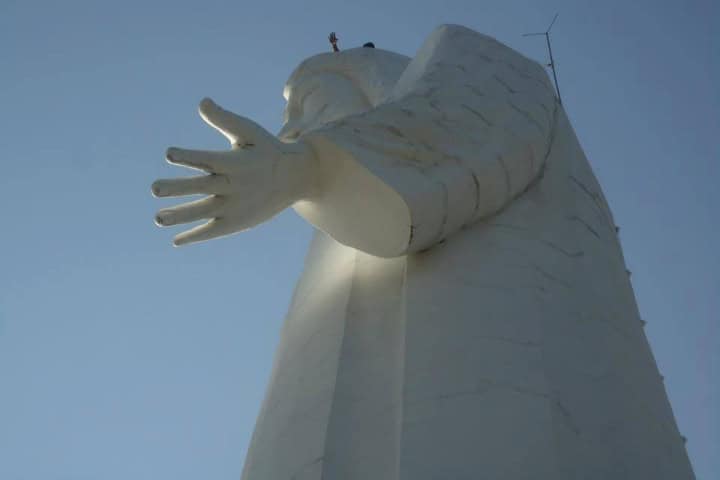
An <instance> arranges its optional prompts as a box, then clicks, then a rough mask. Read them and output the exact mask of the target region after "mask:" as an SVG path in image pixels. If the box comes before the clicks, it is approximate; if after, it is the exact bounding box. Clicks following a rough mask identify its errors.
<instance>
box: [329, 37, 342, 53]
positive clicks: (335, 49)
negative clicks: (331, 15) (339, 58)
mask: <svg viewBox="0 0 720 480" xmlns="http://www.w3.org/2000/svg"><path fill="white" fill-rule="evenodd" d="M328 40H330V45H332V49H333V52H339V51H340V49H339V48H338V46H337V42H338V37H337V35H335V32H330V35H329V36H328Z"/></svg>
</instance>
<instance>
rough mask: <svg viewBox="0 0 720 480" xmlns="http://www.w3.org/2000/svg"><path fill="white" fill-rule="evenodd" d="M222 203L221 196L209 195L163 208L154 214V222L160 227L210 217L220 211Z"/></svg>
mask: <svg viewBox="0 0 720 480" xmlns="http://www.w3.org/2000/svg"><path fill="white" fill-rule="evenodd" d="M223 203H224V199H222V198H221V197H217V196H211V197H206V198H203V199H201V200H196V201H194V202H188V203H183V204H182V205H178V206H176V207H171V208H164V209H162V210H160V211H159V212H158V213H157V215H155V223H157V224H158V225H160V226H161V227H167V226H170V225H177V224H179V223H189V222H194V221H196V220H202V219H205V218H212V217H214V216H216V215H217V213H218V212H219V211H220V207H221V206H222V205H223Z"/></svg>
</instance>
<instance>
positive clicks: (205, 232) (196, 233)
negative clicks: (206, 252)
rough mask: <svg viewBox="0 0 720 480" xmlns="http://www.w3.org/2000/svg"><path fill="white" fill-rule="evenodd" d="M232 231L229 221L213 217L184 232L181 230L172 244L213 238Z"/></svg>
mask: <svg viewBox="0 0 720 480" xmlns="http://www.w3.org/2000/svg"><path fill="white" fill-rule="evenodd" d="M231 233H234V230H233V229H232V228H231V227H230V225H229V223H228V222H227V221H225V220H223V219H221V218H213V219H212V220H210V221H209V222H207V223H204V224H202V225H198V226H197V227H195V228H193V229H190V230H188V231H186V232H182V233H180V234H178V235H176V236H175V239H174V240H173V244H174V245H175V246H176V247H179V246H181V245H187V244H189V243H196V242H202V241H204V240H211V239H213V238H217V237H222V236H225V235H229V234H231Z"/></svg>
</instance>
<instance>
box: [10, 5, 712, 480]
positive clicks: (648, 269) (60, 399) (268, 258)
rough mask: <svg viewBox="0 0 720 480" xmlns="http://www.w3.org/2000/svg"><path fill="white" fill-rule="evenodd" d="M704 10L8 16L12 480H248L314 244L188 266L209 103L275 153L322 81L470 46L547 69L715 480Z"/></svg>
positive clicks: (292, 9)
mask: <svg viewBox="0 0 720 480" xmlns="http://www.w3.org/2000/svg"><path fill="white" fill-rule="evenodd" d="M718 5H719V4H718V3H717V2H716V1H713V0H706V1H683V2H680V1H676V2H668V1H649V0H643V1H633V2H627V1H623V0H608V1H603V2H597V1H594V2H590V1H587V2H580V1H533V0H524V1H520V0H518V1H510V0H502V1H478V0H472V1H454V0H449V1H444V2H439V1H432V2H431V1H425V0H403V1H392V2H389V1H382V2H380V1H375V0H358V1H347V0H337V1H335V2H331V1H323V2H310V1H292V2H291V1H274V2H273V1H268V2H261V1H256V2H242V1H232V2H230V1H228V2H216V1H209V0H205V1H202V2H200V1H197V2H182V1H173V2H169V1H167V2H151V1H143V2H140V1H134V0H133V1H131V0H125V1H85V2H81V1H66V2H57V1H44V2H35V1H20V0H15V1H13V0H2V2H1V3H0V105H1V106H2V110H3V115H1V116H0V162H1V165H2V176H0V218H1V219H2V222H3V223H2V225H3V228H2V233H1V234H0V478H1V479H3V480H41V479H43V480H45V479H60V480H94V479H103V480H104V479H108V480H115V479H117V480H120V479H122V480H127V479H133V480H144V479H148V480H150V479H152V480H156V479H173V480H185V479H187V480H190V479H193V480H196V479H201V478H202V479H213V480H222V479H235V480H237V479H238V478H239V474H240V470H241V467H242V464H243V460H244V455H245V450H246V448H247V444H248V440H249V438H250V434H251V431H252V428H253V424H254V420H255V416H256V414H257V410H258V407H259V404H260V400H261V398H262V395H263V391H264V388H265V385H266V382H267V380H268V374H269V369H270V362H271V358H272V354H273V351H274V348H275V344H276V341H277V336H278V330H279V327H280V324H281V321H282V319H283V316H284V314H285V311H286V309H287V306H288V302H289V299H290V296H291V293H292V288H293V285H294V283H295V281H296V279H297V277H298V275H299V273H300V269H301V267H302V262H303V256H304V252H305V249H306V247H307V244H308V241H309V238H310V234H311V230H310V227H309V226H308V225H306V224H305V223H304V222H303V221H301V220H300V219H299V217H297V216H296V215H295V214H294V213H293V212H286V213H285V214H283V215H281V216H280V217H278V218H276V219H275V220H273V221H272V222H270V223H268V224H266V225H263V226H262V227H260V228H257V229H255V230H253V231H251V232H248V233H246V234H243V235H238V236H233V237H230V238H226V239H222V240H217V241H213V242H209V243H206V244H202V245H197V246H190V247H185V248H182V249H176V248H173V247H171V237H172V233H173V232H171V231H168V230H159V229H158V228H157V227H155V225H154V224H153V214H154V212H155V211H156V210H157V209H158V208H159V207H161V206H164V205H168V204H169V203H172V202H162V201H160V200H157V199H154V198H152V197H151V195H150V188H149V186H150V183H151V182H152V181H153V180H154V179H156V178H158V177H168V176H175V175H178V174H181V171H180V170H179V169H177V168H173V167H171V166H169V165H166V164H165V162H164V159H163V155H164V151H165V149H166V147H168V146H170V145H178V146H186V147H195V148H211V149H213V148H225V146H226V143H225V140H224V138H222V137H221V136H220V135H218V134H217V133H216V132H214V131H213V130H211V129H209V128H207V127H206V126H205V125H204V124H203V123H202V121H201V120H200V119H199V118H198V116H197V114H196V106H197V103H198V102H199V100H200V99H201V98H202V97H204V96H211V97H213V98H214V99H215V100H216V101H217V102H218V103H220V104H221V105H224V106H225V107H227V108H230V109H232V110H234V111H236V112H238V113H241V114H243V115H247V116H249V117H251V118H253V119H255V120H256V121H258V122H259V123H260V124H262V125H264V126H265V127H267V128H268V129H270V130H272V131H277V130H278V129H279V127H280V123H281V111H282V106H283V99H282V97H281V93H282V87H283V83H284V81H285V79H286V78H287V76H288V74H289V73H290V71H291V70H292V68H293V67H294V66H295V65H296V64H297V63H298V62H299V61H300V60H302V59H303V58H305V57H307V56H309V55H311V54H314V53H317V52H320V51H324V50H326V49H327V47H328V45H327V44H326V36H327V34H328V32H330V31H331V30H335V31H337V32H338V36H339V37H340V42H341V46H342V47H350V46H359V45H361V44H362V43H364V42H366V41H370V40H371V41H374V42H375V43H376V45H377V46H378V47H381V48H387V49H391V50H395V51H398V52H401V53H404V54H408V55H412V54H413V53H414V52H415V51H416V50H417V48H418V47H419V46H420V44H421V42H422V40H423V38H424V37H425V36H426V35H427V34H428V33H429V32H430V31H431V30H432V29H433V28H434V27H435V26H436V25H438V24H440V23H447V22H451V23H460V24H464V25H466V26H469V27H471V28H474V29H476V30H479V31H481V32H484V33H487V34H490V35H493V36H495V37H497V38H498V39H499V40H501V41H503V42H505V43H507V44H509V45H510V46H512V47H514V48H516V49H518V50H520V51H522V52H524V53H525V54H526V55H528V56H531V57H533V58H536V59H540V60H543V59H544V58H545V55H546V53H545V48H544V44H543V41H542V38H532V39H528V38H523V37H521V36H520V35H521V34H522V33H524V32H528V31H537V30H543V29H544V27H545V26H546V25H547V23H548V22H549V20H550V19H551V18H552V16H553V14H554V13H555V12H560V17H559V19H558V22H557V24H556V26H555V28H554V37H553V39H554V50H555V54H556V60H557V64H558V71H559V78H560V87H561V89H562V94H563V99H564V101H565V104H566V109H567V110H568V113H569V115H570V118H571V120H572V122H573V124H574V126H575V129H576V131H577V133H578V135H579V137H580V140H581V142H582V144H583V146H584V148H585V151H586V153H587V155H588V157H589V158H590V160H591V163H592V165H593V167H594V168H595V171H596V173H597V175H598V177H599V179H600V182H601V183H602V185H603V186H604V189H605V193H606V195H607V197H608V199H609V202H610V205H611V208H612V210H613V212H614V214H615V217H616V220H617V222H618V224H619V225H620V226H621V228H622V230H621V233H620V236H621V239H622V243H623V246H624V251H625V257H626V259H627V262H628V265H629V268H630V269H631V270H632V272H633V275H632V280H633V284H634V287H635V292H636V294H637V297H638V301H639V304H640V310H641V312H642V315H643V317H644V318H645V319H646V320H647V322H648V323H647V334H648V336H649V339H650V343H651V345H652V347H653V350H654V352H655V356H656V358H657V362H658V364H659V367H660V370H661V372H662V373H663V374H664V376H665V384H666V386H667V389H668V392H669V395H670V399H671V401H672V404H673V407H674V411H675V415H676V417H677V420H678V423H679V427H680V430H681V431H682V432H683V434H684V435H685V436H686V437H687V438H688V444H687V446H688V449H689V452H690V456H691V459H692V461H693V464H694V467H695V470H696V473H697V476H698V478H699V479H703V480H711V479H714V478H718V475H720V473H719V472H720V455H718V452H720V419H719V418H718V405H720V387H719V380H718V379H720V368H718V367H720V357H719V355H720V336H719V335H720V334H719V332H718V330H719V327H718V326H719V323H720V322H719V319H718V311H719V310H720V254H719V253H718V245H720V238H718V237H719V236H720V235H719V233H720V229H719V227H718V220H719V219H720V215H718V206H719V204H718V194H717V190H718V181H720V168H719V167H718V163H719V162H720V149H719V148H718V137H720V114H719V113H718V112H720V93H719V92H718V87H717V85H720V64H719V62H720V43H719V40H718V38H719V34H718V18H720V11H719V10H720V7H718Z"/></svg>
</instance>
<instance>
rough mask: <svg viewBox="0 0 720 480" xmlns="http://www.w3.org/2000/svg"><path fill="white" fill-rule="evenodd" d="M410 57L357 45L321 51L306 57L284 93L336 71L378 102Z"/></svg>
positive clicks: (287, 93) (293, 73) (390, 87)
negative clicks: (313, 78) (337, 49)
mask: <svg viewBox="0 0 720 480" xmlns="http://www.w3.org/2000/svg"><path fill="white" fill-rule="evenodd" d="M409 62H410V58H408V57H406V56H405V55H400V54H398V53H394V52H390V51H387V50H382V49H379V48H367V47H358V48H352V49H349V50H343V51H340V52H329V53H321V54H319V55H315V56H312V57H310V58H308V59H306V60H304V61H303V62H302V63H301V64H300V65H298V67H297V68H295V70H294V71H293V72H292V74H291V75H290V78H289V79H288V81H287V82H286V83H285V90H284V92H283V95H284V97H285V99H286V100H287V99H289V97H290V95H291V93H292V90H293V89H294V88H296V87H297V86H298V85H300V84H302V83H303V82H306V81H307V80H308V79H309V78H312V77H316V76H318V75H322V74H335V75H339V76H341V77H345V78H346V79H348V80H349V81H350V82H351V83H352V84H353V85H354V86H355V87H356V88H357V89H358V90H360V91H361V92H362V93H363V94H364V95H365V96H366V97H367V100H368V102H369V103H370V105H372V106H375V105H378V104H379V103H381V102H382V100H384V98H385V97H386V96H387V94H388V93H389V91H390V90H391V89H392V87H393V86H394V85H395V83H396V82H397V80H398V78H400V75H401V74H402V73H403V71H404V70H405V68H406V67H407V65H408V63H409Z"/></svg>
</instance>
